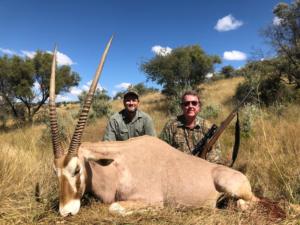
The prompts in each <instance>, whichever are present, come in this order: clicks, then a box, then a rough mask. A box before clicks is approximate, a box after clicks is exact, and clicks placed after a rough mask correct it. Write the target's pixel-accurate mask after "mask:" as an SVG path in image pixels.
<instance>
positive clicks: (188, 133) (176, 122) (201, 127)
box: [160, 91, 224, 164]
mask: <svg viewBox="0 0 300 225" xmlns="http://www.w3.org/2000/svg"><path fill="white" fill-rule="evenodd" d="M181 109H182V112H183V114H182V115H180V116H177V117H176V118H172V119H171V120H169V121H168V122H167V123H166V125H165V127H164V128H163V130H162V132H161V134H160V139H162V140H164V141H165V142H167V143H168V144H170V145H171V146H173V147H174V148H177V149H178V150H180V151H182V152H185V153H187V154H191V153H192V151H193V149H194V148H195V146H196V145H197V143H198V142H199V141H200V140H201V139H202V138H203V136H204V134H205V133H206V132H207V131H208V130H209V128H210V127H211V123H210V122H209V121H207V120H204V119H202V118H201V117H199V116H198V113H199V112H200V109H201V103H200V99H199V97H198V94H197V92H195V91H187V92H185V93H184V94H183V95H182V98H181ZM206 159H207V160H208V161H210V162H213V163H219V164H224V161H223V159H222V157H221V151H220V145H219V143H216V145H215V146H214V147H213V149H212V150H211V151H210V152H209V153H208V154H207V156H206Z"/></svg>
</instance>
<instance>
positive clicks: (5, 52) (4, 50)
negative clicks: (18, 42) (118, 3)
mask: <svg viewBox="0 0 300 225" xmlns="http://www.w3.org/2000/svg"><path fill="white" fill-rule="evenodd" d="M0 52H2V53H3V54H7V55H18V53H17V52H15V51H14V50H11V49H8V48H0Z"/></svg>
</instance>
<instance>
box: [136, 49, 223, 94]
mask: <svg viewBox="0 0 300 225" xmlns="http://www.w3.org/2000/svg"><path fill="white" fill-rule="evenodd" d="M220 62H221V59H220V58H219V57H218V56H209V55H207V54H206V53H205V52H204V51H203V50H202V49H201V47H200V46H198V45H192V46H187V47H180V48H176V49H173V50H172V52H171V53H170V54H168V55H165V56H162V55H156V56H155V57H153V58H152V59H150V60H149V61H146V62H143V63H142V64H141V67H140V68H141V70H142V71H143V72H144V73H145V74H146V77H147V80H151V81H154V82H157V83H158V84H159V85H162V87H163V89H162V93H163V94H165V95H166V96H169V97H171V96H173V97H174V96H176V97H178V96H179V95H180V93H181V92H182V91H183V90H185V89H190V88H193V89H195V88H196V87H197V86H198V85H199V84H200V83H201V82H203V81H204V80H205V75H206V74H207V73H209V72H213V70H214V64H215V63H220Z"/></svg>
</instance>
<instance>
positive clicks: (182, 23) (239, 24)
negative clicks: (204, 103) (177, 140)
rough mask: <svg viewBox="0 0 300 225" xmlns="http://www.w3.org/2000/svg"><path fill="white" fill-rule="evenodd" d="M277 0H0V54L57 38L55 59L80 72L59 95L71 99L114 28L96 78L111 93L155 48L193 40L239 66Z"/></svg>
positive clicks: (134, 76) (259, 45)
mask: <svg viewBox="0 0 300 225" xmlns="http://www.w3.org/2000/svg"><path fill="white" fill-rule="evenodd" d="M279 2H282V1H276V0H227V1H224V0H223V1H222V0H219V1H218V0H210V1H202V0H180V1H176V0H166V1H163V0H151V1H150V0H147V1H146V0H128V1H125V0H123V1H122V0H107V1H101V0H98V1H96V0H85V1H82V0H60V1H58V0H51V1H49V0H44V1H42V0H24V1H16V0H0V27H1V33H0V55H3V54H4V53H6V54H18V55H22V56H25V55H26V56H29V57H32V55H34V52H35V51H36V50H38V49H39V50H43V51H52V49H53V46H54V44H55V43H57V44H58V50H59V52H60V55H59V62H60V63H61V64H68V65H71V67H72V69H73V70H74V71H76V72H78V73H79V74H80V76H81V83H80V85H79V87H78V88H74V89H72V90H71V91H72V94H68V95H65V96H59V98H61V99H64V100H68V99H76V94H78V93H79V92H80V91H81V90H82V89H85V88H86V86H87V84H88V82H89V81H90V80H91V79H92V77H93V75H94V73H95V70H96V67H97V64H98V62H99V59H100V57H101V55H102V51H103V50H104V47H105V45H106V43H107V41H108V40H109V38H110V36H111V35H112V34H114V35H115V38H114V41H113V44H112V47H111V50H110V52H109V54H108V58H107V61H106V64H105V66H104V69H103V73H102V76H101V78H100V85H101V86H102V87H104V88H105V89H106V90H107V91H108V93H109V94H110V95H111V96H112V95H114V94H115V93H116V92H117V91H121V90H122V87H123V88H124V87H126V86H127V85H128V84H137V83H139V82H145V81H146V76H145V74H143V73H142V72H141V71H140V70H139V65H140V64H141V62H142V61H143V60H148V59H150V58H151V57H153V56H155V54H162V52H161V50H167V52H168V51H171V50H172V49H174V48H177V47H180V46H186V45H193V44H198V45H200V46H201V47H202V48H203V49H204V51H205V52H206V53H207V54H215V55H219V56H220V57H221V58H222V64H221V65H220V66H219V67H218V68H221V67H223V66H225V65H232V66H234V67H235V68H238V67H241V66H243V65H244V64H245V63H246V61H247V59H249V58H251V54H252V53H253V52H254V50H256V49H264V50H266V49H267V46H266V44H265V41H264V39H263V38H262V37H261V35H260V34H259V30H260V29H262V28H263V27H265V26H267V25H268V24H271V23H272V21H273V19H274V16H273V14H272V9H273V7H274V6H275V5H276V4H277V3H279ZM286 2H288V3H290V1H286ZM218 68H217V69H218ZM145 84H146V85H147V86H154V85H155V84H153V83H151V82H147V83H145ZM156 87H157V86H156Z"/></svg>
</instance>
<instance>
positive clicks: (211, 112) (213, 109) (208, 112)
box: [200, 105, 220, 119]
mask: <svg viewBox="0 0 300 225" xmlns="http://www.w3.org/2000/svg"><path fill="white" fill-rule="evenodd" d="M219 113H220V106H219V105H208V106H205V107H204V108H203V109H202V110H201V112H200V116H201V117H202V118H204V119H209V118H214V119H215V118H217V117H218V116H219Z"/></svg>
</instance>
